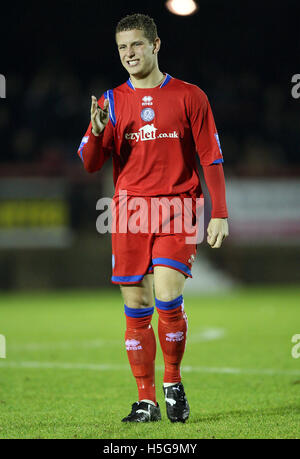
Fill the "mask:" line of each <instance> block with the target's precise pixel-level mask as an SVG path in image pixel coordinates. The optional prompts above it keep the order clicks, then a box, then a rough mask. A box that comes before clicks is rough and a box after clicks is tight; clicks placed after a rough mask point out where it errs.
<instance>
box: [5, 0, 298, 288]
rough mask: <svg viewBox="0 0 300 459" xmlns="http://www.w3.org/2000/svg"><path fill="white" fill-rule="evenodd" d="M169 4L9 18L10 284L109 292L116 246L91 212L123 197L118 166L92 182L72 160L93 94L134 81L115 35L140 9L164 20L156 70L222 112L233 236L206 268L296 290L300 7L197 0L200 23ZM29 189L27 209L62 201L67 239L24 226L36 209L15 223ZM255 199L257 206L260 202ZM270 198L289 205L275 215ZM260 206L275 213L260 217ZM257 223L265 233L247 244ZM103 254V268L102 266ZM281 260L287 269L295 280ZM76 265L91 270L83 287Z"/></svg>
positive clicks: (9, 13) (70, 6) (36, 8)
mask: <svg viewBox="0 0 300 459" xmlns="http://www.w3.org/2000/svg"><path fill="white" fill-rule="evenodd" d="M164 3H165V2H164V1H156V2H153V1H148V0H147V1H144V2H143V3H141V2H140V1H137V0H134V1H129V2H126V4H124V2H118V1H113V2H104V1H100V0H99V1H91V2H89V3H88V4H87V3H85V2H83V1H68V0H64V1H61V2H43V3H42V2H39V3H37V2H14V3H11V4H6V5H5V7H2V9H3V11H2V12H1V13H2V14H1V16H2V23H3V25H2V30H1V61H0V73H1V74H3V75H4V76H5V78H6V98H5V99H0V138H1V143H0V148H1V155H0V180H1V183H2V188H1V186H0V199H1V201H0V246H1V255H0V268H1V270H2V275H1V281H0V287H2V288H27V287H30V288H31V287H43V286H46V287H47V286H50V287H57V286H58V287H60V286H97V285H109V271H110V252H109V244H107V241H108V237H109V236H108V235H106V236H100V235H98V234H97V233H96V230H95V220H96V216H97V212H96V210H95V206H96V201H97V199H99V198H100V197H101V196H103V195H105V196H111V195H112V193H113V190H112V179H111V164H107V165H106V166H105V168H104V170H103V171H101V172H99V173H97V174H95V175H93V176H90V175H89V174H87V173H85V171H83V169H82V164H81V161H80V160H79V158H78V157H77V154H76V151H77V148H78V146H79V144H80V141H81V138H82V136H83V135H84V133H85V130H86V128H87V126H88V123H89V110H90V97H91V95H92V94H95V95H96V96H98V97H100V96H101V94H102V93H103V92H104V91H105V90H107V89H109V88H113V87H115V86H118V85H119V84H121V83H123V82H124V81H126V79H127V78H128V75H127V74H126V72H125V70H124V69H123V68H122V66H121V64H120V62H119V57H118V52H117V48H116V45H115V42H114V29H115V25H116V23H117V22H118V20H119V19H120V18H121V17H123V16H124V15H126V14H130V13H133V12H141V13H146V14H149V15H150V16H152V17H153V18H154V20H155V21H156V23H157V26H158V32H159V36H160V38H161V40H162V48H161V51H160V54H159V64H160V69H161V70H162V71H165V72H167V73H169V74H170V75H172V76H174V77H177V78H180V79H183V80H185V81H188V82H190V83H194V84H196V85H198V86H200V87H201V88H202V89H203V90H204V91H205V92H206V93H207V95H208V97H209V100H210V102H211V105H212V109H213V113H214V116H215V120H216V125H217V128H218V131H219V136H220V140H221V145H222V150H223V154H224V158H225V163H224V169H225V175H226V177H227V181H228V197H229V199H228V205H229V211H230V216H231V219H232V229H233V231H232V238H231V240H230V238H229V239H228V243H227V241H226V247H224V250H223V249H222V252H221V251H220V252H219V253H218V254H217V255H216V254H215V253H211V251H209V250H208V249H207V248H206V247H204V244H202V245H203V247H201V251H200V252H201V253H202V254H203V258H205V259H207V260H208V259H211V263H212V265H213V266H214V267H215V268H216V267H217V268H218V269H219V270H220V269H221V270H222V271H221V272H222V273H223V274H224V275H223V278H225V277H226V276H227V275H228V278H230V279H234V280H235V281H237V282H254V283H257V282H261V281H266V282H279V281H283V282H284V281H286V282H296V281H298V280H299V274H298V271H299V270H297V269H295V268H296V266H297V260H298V247H299V241H300V224H298V223H299V217H300V209H299V204H297V199H296V195H297V193H298V191H299V177H300V155H299V153H300V129H299V128H300V118H299V112H300V99H294V98H293V97H292V95H291V89H292V82H291V79H292V76H293V75H294V74H296V73H300V68H299V59H298V56H299V51H300V38H299V34H298V19H297V14H296V10H297V2H295V1H286V2H272V3H270V2H258V1H254V2H242V3H241V2H237V1H235V0H233V1H231V2H226V3H225V2H221V1H218V0H215V1H208V0H206V1H204V0H203V1H202V0H199V1H198V5H199V9H198V12H197V13H196V14H194V15H193V16H190V17H180V16H175V15H172V14H171V13H170V12H169V11H167V10H166V8H165V4H164ZM170 108H171V107H170ZM38 178H39V179H40V181H39V182H38V183H39V184H38V185H36V183H37V182H34V181H33V179H38ZM16 179H19V180H16ZM20 179H22V180H21V181H20ZM264 179H265V180H264ZM26 180H27V182H26ZM28 180H29V182H28ZM49 180H52V182H51V183H52V185H53V184H55V183H59V185H57V187H56V192H55V193H56V194H55V193H54V191H53V190H52V191H51V192H50V194H49V187H48V188H47V186H48V184H49ZM262 181H263V183H265V185H263V186H262V188H259V187H261V183H262ZM279 182H280V185H281V186H282V187H283V189H284V190H286V189H287V187H289V186H290V188H289V191H288V193H287V194H286V195H285V194H284V192H283V193H282V191H281V189H279V188H278V186H277V185H278V183H279ZM34 183H35V184H34ZM62 183H63V186H62ZM291 184H292V185H291ZM59 187H60V188H59ZM29 188H31V189H32V191H31V194H30V199H31V201H30V202H31V204H32V199H33V196H35V197H36V199H37V200H39V201H40V200H41V199H44V200H46V201H47V200H48V201H49V199H50V200H51V199H55V200H56V202H57V200H61V202H63V203H64V209H65V214H64V216H63V217H61V221H60V222H58V223H57V228H58V227H60V229H62V227H63V226H65V228H64V229H67V230H68V231H67V232H64V236H63V237H62V235H60V236H59V237H58V236H57V234H56V236H55V237H56V239H55V237H54V236H53V235H52V236H53V237H54V239H53V238H52V239H51V237H52V236H51V237H50V236H49V234H50V233H49V231H50V229H51V230H53V224H51V222H50V220H51V219H50V220H49V228H48V230H49V231H48V236H47V237H48V239H47V237H46V236H45V234H44V236H41V234H40V233H39V232H38V229H39V225H40V223H39V222H38V221H37V222H36V224H35V226H34V224H32V223H28V221H27V220H26V215H27V214H26V212H27V211H24V215H25V214H26V215H25V217H24V218H23V220H22V219H21V220H22V221H21V222H20V221H17V222H16V221H14V219H13V218H12V217H7V215H10V214H12V212H13V210H12V209H11V210H7V209H8V207H9V205H8V204H9V203H10V204H11V203H12V202H13V201H14V200H15V201H18V203H19V205H21V204H20V201H22V200H23V201H24V200H25V201H26V203H27V205H28V202H29V201H28V200H29V197H28V196H27V194H26V193H27V191H28V189H29ZM54 188H55V186H54ZM258 188H259V189H260V190H261V191H260V193H261V194H260V197H257V201H255V200H253V201H252V202H250V201H249V199H250V196H253V195H254V194H255V190H256V191H257V190H258ZM12 189H14V190H15V195H14V194H12V191H11V190H12ZM58 189H59V190H60V191H57V190H58ZM246 189H247V191H245V190H246ZM8 190H9V191H8ZM26 190H27V191H26ZM34 190H37V191H34ZM47 190H48V191H47ZM243 190H244V194H243ZM39 193H40V194H39ZM47 193H48V194H47ZM51 193H52V194H51ZM53 193H54V194H53ZM53 196H55V197H53ZM274 196H279V198H278V199H279V200H278V201H276V203H275V206H274V202H273V197H274ZM238 198H240V201H238ZM262 198H264V199H262ZM253 199H254V198H253ZM280 199H282V201H281V200H280ZM261 201H264V206H265V207H264V208H260V209H258V207H259V204H261ZM48 203H49V202H48ZM23 204H24V202H23ZM247 206H248V207H247ZM272 206H273V207H272ZM270 207H272V209H273V211H272V213H271V214H269V215H268V211H270ZM245 208H247V209H248V214H247V215H248V220H247V216H246V218H245V216H244V215H243V209H245ZM282 208H285V213H282ZM27 209H29V210H28V212H29V214H30V212H32V209H31V210H30V208H29V207H28V206H27ZM239 209H240V211H239ZM256 209H258V213H257V214H256ZM288 209H289V210H290V211H288ZM1 212H2V217H1ZM5 212H6V213H5ZM57 212H58V211H57ZM249 215H251V219H250V220H251V221H250V222H249ZM276 217H278V218H277V219H276ZM45 221H47V218H46V217H45ZM297 222H298V223H297ZM235 223H236V226H234V225H235ZM249 223H250V226H251V225H252V227H253V225H254V226H255V224H256V226H255V228H254V229H253V228H252V227H251V228H252V230H251V231H248V233H247V234H248V237H247V238H245V237H243V234H244V229H243V228H245V227H247V229H248V230H249ZM30 225H31V226H30ZM44 225H46V224H44ZM51 225H52V226H51ZM46 226H47V225H46ZM33 227H34V228H33ZM57 228H56V230H57ZM43 229H44V230H45V229H47V228H45V227H44V228H43ZM28 231H29V232H28ZM268 231H269V233H268ZM272 233H274V234H273V236H274V237H271V239H272V243H271V244H270V243H269V239H270V237H269V236H270V235H271V236H272ZM262 235H263V237H262V238H261V236H262ZM39 238H40V239H39ZM38 239H39V240H40V243H39V244H36V241H37V240H38ZM50 240H51V241H52V242H49V241H50ZM55 240H56V243H55V242H53V241H55ZM1 241H2V242H1ZM30 241H31V242H30ZM42 241H44V243H43V242H42ZM47 241H48V242H47ZM59 241H60V242H59ZM95 244H97V247H98V249H97V250H98V252H97V251H96V252H95V250H94V248H95ZM63 247H64V248H63ZM107 247H108V248H107ZM99 257H100V258H101V257H102V259H104V260H105V262H104V264H103V263H101V266H99ZM200 258H201V257H200ZM280 262H281V263H283V264H284V265H285V266H287V267H288V268H289V269H288V270H287V271H286V273H283V272H282V269H280V267H279V264H280ZM28 263H29V267H28ZM79 265H80V266H81V265H84V266H85V267H87V269H86V273H87V274H86V275H85V276H83V277H82V276H80V275H79V274H78V272H79V271H80V269H79ZM103 265H105V266H106V268H103ZM74 266H77V268H76V269H75V268H74ZM62 271H63V272H64V275H62ZM75 271H76V272H75ZM206 271H207V269H206ZM16 273H18V274H16ZM30 273H31V275H30ZM68 273H69V274H68ZM213 278H214V277H213V269H212V278H211V279H213ZM207 282H208V281H207ZM229 283H230V282H229Z"/></svg>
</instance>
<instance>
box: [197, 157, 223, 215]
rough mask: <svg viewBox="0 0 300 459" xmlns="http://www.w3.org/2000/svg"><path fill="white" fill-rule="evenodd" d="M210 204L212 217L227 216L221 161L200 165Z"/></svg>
mask: <svg viewBox="0 0 300 459" xmlns="http://www.w3.org/2000/svg"><path fill="white" fill-rule="evenodd" d="M202 167H203V173H204V179H205V182H206V185H207V188H208V191H209V195H210V198H211V204H212V213H211V217H212V218H227V217H228V211H227V206H226V193H225V178H224V171H223V166H222V164H221V163H219V164H212V165H210V166H202Z"/></svg>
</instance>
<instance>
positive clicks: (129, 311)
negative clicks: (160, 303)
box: [124, 304, 154, 317]
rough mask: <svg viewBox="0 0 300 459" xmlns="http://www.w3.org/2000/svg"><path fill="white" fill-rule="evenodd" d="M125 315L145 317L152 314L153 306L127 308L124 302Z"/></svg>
mask: <svg viewBox="0 0 300 459" xmlns="http://www.w3.org/2000/svg"><path fill="white" fill-rule="evenodd" d="M124 310H125V315H126V316H127V317H146V316H152V314H153V312H154V306H152V307H151V308H139V309H137V308H129V307H128V306H127V305H126V304H124Z"/></svg>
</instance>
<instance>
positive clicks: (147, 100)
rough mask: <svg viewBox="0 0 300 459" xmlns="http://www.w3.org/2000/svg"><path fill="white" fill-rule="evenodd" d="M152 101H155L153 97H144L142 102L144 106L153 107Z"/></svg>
mask: <svg viewBox="0 0 300 459" xmlns="http://www.w3.org/2000/svg"><path fill="white" fill-rule="evenodd" d="M152 100H153V97H151V96H144V97H143V98H142V101H143V102H142V105H153V103H152Z"/></svg>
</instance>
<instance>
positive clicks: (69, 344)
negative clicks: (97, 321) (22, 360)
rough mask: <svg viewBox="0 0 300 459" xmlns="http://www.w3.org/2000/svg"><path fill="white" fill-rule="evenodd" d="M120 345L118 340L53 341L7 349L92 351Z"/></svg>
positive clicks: (10, 346)
mask: <svg viewBox="0 0 300 459" xmlns="http://www.w3.org/2000/svg"><path fill="white" fill-rule="evenodd" d="M114 345H120V341H119V340H100V339H94V340H90V341H75V342H74V341H53V342H51V341H50V342H46V343H42V342H36V343H24V344H22V343H18V344H13V343H12V344H10V345H9V349H10V350H12V351H22V352H24V351H52V350H60V349H93V348H95V349H96V348H99V347H103V346H107V347H108V346H114Z"/></svg>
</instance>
